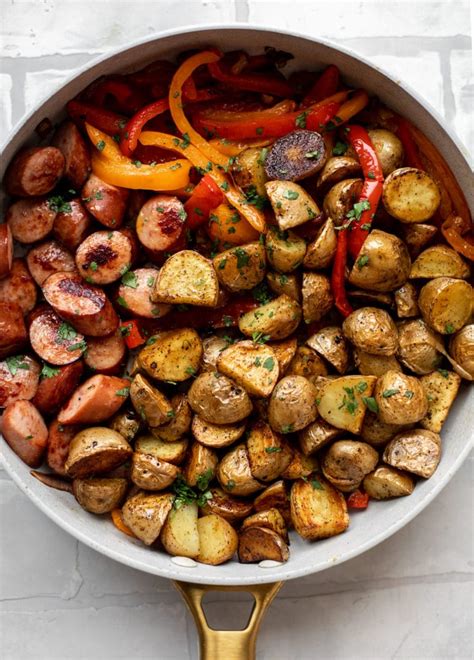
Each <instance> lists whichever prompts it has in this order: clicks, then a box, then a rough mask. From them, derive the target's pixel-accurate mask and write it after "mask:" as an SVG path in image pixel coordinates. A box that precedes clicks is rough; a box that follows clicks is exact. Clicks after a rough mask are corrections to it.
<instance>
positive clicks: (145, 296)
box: [118, 268, 171, 319]
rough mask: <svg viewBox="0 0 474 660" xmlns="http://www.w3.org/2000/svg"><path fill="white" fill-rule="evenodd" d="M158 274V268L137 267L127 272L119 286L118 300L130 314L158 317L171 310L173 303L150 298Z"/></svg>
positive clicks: (148, 317) (150, 317)
mask: <svg viewBox="0 0 474 660" xmlns="http://www.w3.org/2000/svg"><path fill="white" fill-rule="evenodd" d="M157 275H158V271H157V270H156V268H137V269H136V270H133V271H130V272H129V273H127V276H126V277H125V278H124V279H123V281H122V283H121V285H120V287H119V290H118V295H119V298H118V300H119V302H120V304H121V305H122V307H125V308H126V309H127V310H128V311H129V312H130V314H133V315H134V316H142V317H144V318H147V319H156V318H160V317H161V316H164V315H165V314H167V313H168V312H169V310H170V309H171V305H166V304H163V303H154V302H152V301H151V300H150V295H151V293H152V291H153V289H154V287H155V281H156V277H157Z"/></svg>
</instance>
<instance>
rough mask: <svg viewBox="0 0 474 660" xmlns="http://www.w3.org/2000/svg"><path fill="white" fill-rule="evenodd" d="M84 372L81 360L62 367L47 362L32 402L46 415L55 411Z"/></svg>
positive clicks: (68, 395)
mask: <svg viewBox="0 0 474 660" xmlns="http://www.w3.org/2000/svg"><path fill="white" fill-rule="evenodd" d="M82 372H83V365H82V361H81V360H77V361H76V362H73V363H72V364H66V365H63V366H60V367H51V366H50V365H48V364H45V365H44V367H43V370H42V372H41V380H40V382H39V385H38V389H37V390H36V394H35V396H34V397H33V399H32V400H31V401H32V403H34V404H35V406H36V407H37V408H38V410H39V411H40V412H41V413H43V414H44V415H46V414H48V415H50V414H51V413H55V412H56V411H57V410H59V408H60V407H61V406H62V405H63V403H64V402H65V401H67V399H69V397H70V396H71V394H72V393H73V392H74V390H75V389H76V387H77V385H78V383H79V380H80V378H81V376H82Z"/></svg>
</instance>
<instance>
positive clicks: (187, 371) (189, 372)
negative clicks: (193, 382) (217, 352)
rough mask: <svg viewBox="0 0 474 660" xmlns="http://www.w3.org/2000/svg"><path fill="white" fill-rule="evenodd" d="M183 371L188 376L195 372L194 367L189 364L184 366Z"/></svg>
mask: <svg viewBox="0 0 474 660" xmlns="http://www.w3.org/2000/svg"><path fill="white" fill-rule="evenodd" d="M185 372H186V373H187V374H189V375H190V376H194V374H195V373H196V369H195V368H194V367H191V366H189V367H186V369H185Z"/></svg>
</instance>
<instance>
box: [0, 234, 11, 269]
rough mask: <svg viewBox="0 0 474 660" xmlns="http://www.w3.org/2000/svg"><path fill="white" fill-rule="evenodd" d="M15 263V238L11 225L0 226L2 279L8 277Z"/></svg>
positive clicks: (0, 267)
mask: <svg viewBox="0 0 474 660" xmlns="http://www.w3.org/2000/svg"><path fill="white" fill-rule="evenodd" d="M12 263H13V236H12V230H11V229H10V225H7V223H6V222H4V223H3V224H1V225H0V279H2V277H6V276H7V275H8V273H9V272H10V270H11V267H12Z"/></svg>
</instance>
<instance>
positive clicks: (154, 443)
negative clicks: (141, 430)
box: [135, 435, 189, 465]
mask: <svg viewBox="0 0 474 660" xmlns="http://www.w3.org/2000/svg"><path fill="white" fill-rule="evenodd" d="M188 444H189V441H188V440H185V439H180V440H175V441H174V442H168V441H166V440H162V439H161V438H157V437H155V436H153V435H141V436H140V437H138V438H137V440H136V442H135V452H138V453H140V454H150V455H151V456H154V457H155V458H156V459H157V460H159V461H165V462H166V463H173V464H174V465H179V464H180V463H182V462H183V461H184V458H185V456H186V453H187V449H188Z"/></svg>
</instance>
